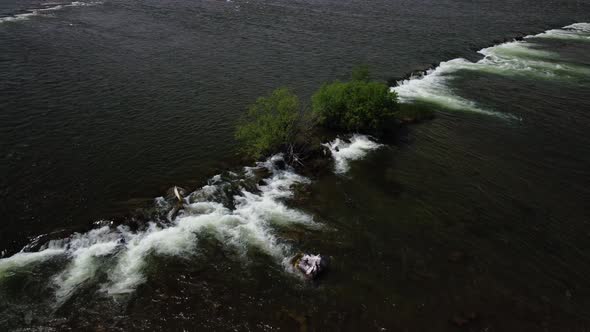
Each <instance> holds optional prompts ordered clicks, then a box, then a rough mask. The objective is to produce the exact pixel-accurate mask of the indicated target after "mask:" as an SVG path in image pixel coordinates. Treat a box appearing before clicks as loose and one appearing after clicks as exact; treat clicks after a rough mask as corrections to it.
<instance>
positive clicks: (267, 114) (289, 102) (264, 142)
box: [236, 88, 300, 158]
mask: <svg viewBox="0 0 590 332" xmlns="http://www.w3.org/2000/svg"><path fill="white" fill-rule="evenodd" d="M299 118H300V112H299V99H298V98H297V96H296V95H295V94H293V92H291V91H290V90H289V89H287V88H278V89H276V90H274V91H273V92H272V94H270V95H269V96H267V97H260V98H258V99H257V100H256V102H255V103H254V104H253V105H251V106H250V107H249V108H248V111H247V114H246V117H245V118H244V119H243V120H242V123H241V124H239V125H238V126H237V128H236V138H237V139H238V140H239V141H241V142H242V143H243V144H244V145H243V149H244V151H245V152H246V153H247V154H248V155H249V156H251V157H253V158H260V157H261V156H263V155H265V154H268V153H272V152H275V151H277V150H279V149H280V148H281V147H282V146H284V145H286V144H288V143H290V142H292V140H293V139H294V138H295V134H296V131H297V121H298V119H299Z"/></svg>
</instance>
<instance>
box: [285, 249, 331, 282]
mask: <svg viewBox="0 0 590 332" xmlns="http://www.w3.org/2000/svg"><path fill="white" fill-rule="evenodd" d="M291 262H292V264H293V266H294V267H295V268H296V269H297V270H298V271H300V272H301V273H303V275H304V276H305V277H307V278H309V279H315V278H317V277H318V276H319V275H320V274H321V273H322V272H324V271H326V270H327V268H328V259H327V257H323V256H321V255H310V254H298V255H296V256H295V257H293V260H292V261H291Z"/></svg>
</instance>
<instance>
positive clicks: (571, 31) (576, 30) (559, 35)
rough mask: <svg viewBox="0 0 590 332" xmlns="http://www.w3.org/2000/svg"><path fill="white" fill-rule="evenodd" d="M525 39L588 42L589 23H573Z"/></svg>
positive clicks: (589, 38) (589, 37)
mask: <svg viewBox="0 0 590 332" xmlns="http://www.w3.org/2000/svg"><path fill="white" fill-rule="evenodd" d="M527 38H548V39H565V40H568V39H574V40H582V41H590V23H574V24H571V25H568V26H565V27H563V28H561V29H552V30H548V31H545V32H543V33H540V34H538V35H534V36H528V37H527Z"/></svg>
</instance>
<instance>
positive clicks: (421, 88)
mask: <svg viewBox="0 0 590 332" xmlns="http://www.w3.org/2000/svg"><path fill="white" fill-rule="evenodd" d="M589 26H590V25H588V24H587V23H577V24H573V25H571V26H567V27H564V29H565V28H568V29H570V31H567V33H572V34H573V33H576V32H573V30H574V29H575V31H587V29H588V28H589ZM551 31H557V30H550V31H548V32H545V33H542V34H539V35H535V36H527V37H525V39H527V40H525V41H513V42H508V43H504V44H500V45H496V46H492V47H488V48H484V49H482V50H480V51H479V53H480V54H482V55H483V56H484V57H483V59H481V60H479V61H477V62H471V61H468V60H465V59H462V58H458V59H453V60H450V61H446V62H441V63H440V65H439V66H438V67H436V68H434V69H431V70H429V71H428V72H427V73H426V74H425V75H423V76H418V77H412V78H410V79H408V80H404V81H400V82H397V85H396V86H395V87H392V88H391V90H392V91H395V92H396V93H397V95H398V96H399V99H400V101H401V102H406V103H407V102H416V101H418V102H427V103H433V104H437V105H440V106H442V107H444V108H447V109H455V110H468V111H474V112H479V113H484V114H488V115H494V116H499V117H504V118H508V119H518V118H517V117H514V116H512V115H510V114H503V113H498V112H494V111H491V110H489V109H486V108H485V107H482V106H481V105H478V104H477V103H475V102H474V101H471V100H468V99H465V98H463V97H460V96H458V95H457V94H456V93H455V92H454V91H453V90H452V89H451V87H450V84H449V83H450V82H451V81H452V80H453V79H454V78H455V77H456V73H457V72H459V71H469V70H471V71H479V72H488V73H494V74H498V75H506V76H518V75H521V76H529V77H535V78H543V79H557V78H559V79H569V78H572V77H578V76H580V75H590V69H588V68H585V67H582V66H578V65H575V64H569V63H564V62H560V61H559V55H558V54H556V53H553V52H548V51H544V50H539V49H537V48H535V44H534V43H532V42H530V41H529V40H528V39H530V38H534V37H539V36H544V34H547V33H550V32H551ZM559 31H566V30H559ZM578 35H579V33H578Z"/></svg>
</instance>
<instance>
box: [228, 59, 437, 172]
mask: <svg viewBox="0 0 590 332" xmlns="http://www.w3.org/2000/svg"><path fill="white" fill-rule="evenodd" d="M433 117H434V112H433V111H432V110H431V109H430V108H427V107H425V106H421V105H415V104H403V103H400V102H399V100H398V97H397V94H396V93H395V92H394V91H392V90H391V88H390V86H389V84H386V83H384V82H379V81H373V80H371V77H370V72H369V68H368V67H367V66H365V65H363V66H357V67H355V68H354V69H353V71H352V74H351V77H350V80H348V81H339V80H336V81H333V82H331V83H324V84H323V85H322V86H321V87H320V88H319V89H318V90H317V91H316V92H315V93H314V94H313V96H312V97H311V102H310V107H306V106H303V104H302V103H301V102H300V100H299V98H298V97H297V95H295V94H294V93H293V92H292V91H291V90H290V89H289V88H287V87H280V88H277V89H275V90H274V91H273V92H271V93H270V94H269V95H266V96H263V97H259V98H258V99H257V100H256V101H255V102H254V103H253V104H252V105H250V106H249V107H248V108H247V110H246V113H245V115H244V116H243V118H242V119H241V120H240V122H239V123H238V125H237V126H236V132H235V138H236V140H237V141H238V142H240V144H241V149H240V154H241V156H242V159H243V160H248V161H252V160H255V161H260V160H263V159H265V158H268V157H269V156H271V155H274V154H277V153H282V154H283V155H284V158H285V162H286V163H287V164H289V165H291V166H292V167H294V168H295V169H296V170H297V171H299V172H301V173H302V174H304V175H318V174H319V173H322V172H323V171H325V170H326V169H329V165H330V163H331V159H330V153H329V152H328V151H326V148H325V146H324V145H323V143H325V142H327V141H331V140H333V139H334V138H336V137H339V136H346V135H352V134H355V133H356V134H364V135H369V136H371V137H373V138H376V139H378V140H382V141H392V140H395V138H396V135H397V134H398V133H399V132H400V128H401V127H403V126H405V125H407V124H411V123H417V122H421V121H425V120H429V119H432V118H433Z"/></svg>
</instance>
